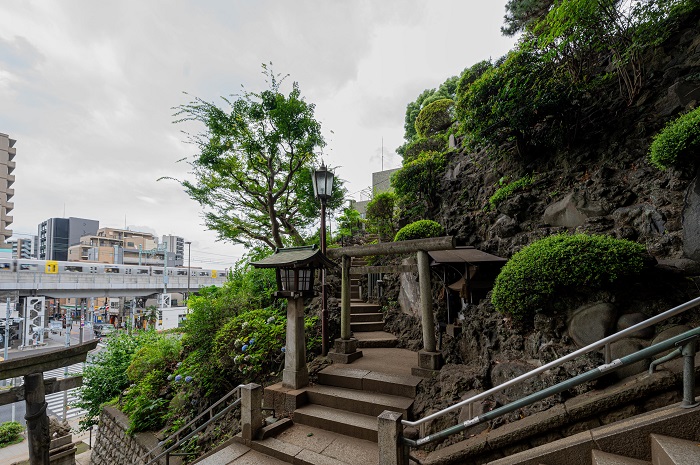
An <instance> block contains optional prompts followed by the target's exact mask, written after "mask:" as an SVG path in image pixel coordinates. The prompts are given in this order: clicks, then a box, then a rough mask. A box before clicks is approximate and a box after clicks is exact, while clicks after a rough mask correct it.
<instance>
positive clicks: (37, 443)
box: [24, 373, 51, 465]
mask: <svg viewBox="0 0 700 465" xmlns="http://www.w3.org/2000/svg"><path fill="white" fill-rule="evenodd" d="M24 398H25V403H26V409H27V413H26V415H25V416H24V419H25V420H27V440H28V442H29V463H30V464H31V465H49V446H50V444H51V438H50V437H49V417H48V416H47V415H46V407H47V405H48V404H47V403H46V398H45V394H44V375H43V373H31V374H28V375H25V376H24Z"/></svg>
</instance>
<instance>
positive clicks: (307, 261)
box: [250, 245, 335, 268]
mask: <svg viewBox="0 0 700 465" xmlns="http://www.w3.org/2000/svg"><path fill="white" fill-rule="evenodd" d="M250 264H251V265H253V266H254V267H256V268H302V267H306V266H308V265H313V266H314V267H315V268H330V267H332V266H335V263H333V262H332V261H330V260H329V259H328V258H326V256H325V255H323V254H322V253H321V250H320V249H319V248H318V247H316V245H310V246H305V247H287V248H284V249H276V250H275V253H273V254H272V255H270V256H269V257H265V258H263V259H262V260H258V261H257V262H250Z"/></svg>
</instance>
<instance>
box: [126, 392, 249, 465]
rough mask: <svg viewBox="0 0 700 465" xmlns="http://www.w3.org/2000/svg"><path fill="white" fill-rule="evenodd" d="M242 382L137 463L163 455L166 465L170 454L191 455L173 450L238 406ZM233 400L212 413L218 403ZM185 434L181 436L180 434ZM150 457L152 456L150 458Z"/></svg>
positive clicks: (154, 461)
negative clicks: (204, 419) (203, 420)
mask: <svg viewBox="0 0 700 465" xmlns="http://www.w3.org/2000/svg"><path fill="white" fill-rule="evenodd" d="M243 386H244V385H243V384H239V385H238V386H236V387H235V388H234V389H233V390H232V391H231V392H229V393H228V394H226V395H225V396H224V397H222V398H221V399H219V400H218V401H216V402H215V403H214V404H213V405H212V406H211V407H209V408H208V409H207V410H205V411H204V412H202V413H200V414H199V415H197V416H196V417H195V418H194V419H193V420H192V421H190V422H189V423H187V424H186V425H185V426H183V427H182V428H180V429H179V430H177V431H176V432H174V433H173V434H171V435H170V436H168V437H167V438H166V439H164V440H163V441H161V442H160V443H159V444H158V446H157V447H154V448H153V449H151V450H149V451H148V452H146V453H145V454H144V455H143V456H142V457H141V458H140V459H139V463H142V464H144V465H151V464H154V463H158V460H160V459H161V458H163V457H165V463H166V465H168V464H169V463H170V456H184V455H193V454H191V453H185V452H174V451H175V450H177V449H178V448H179V447H180V446H181V445H182V444H184V443H185V442H187V441H189V440H190V439H192V438H193V437H194V435H196V434H197V433H199V432H200V431H201V430H203V429H204V428H206V427H207V426H208V425H209V424H210V423H212V422H214V421H216V420H218V419H219V418H221V417H223V416H224V415H226V414H227V413H228V412H230V411H231V410H233V409H234V408H235V407H236V406H238V405H239V404H240V403H241V388H243ZM230 400H233V402H231V403H230V404H228V405H226V407H224V408H223V409H222V410H221V411H219V412H218V413H216V414H214V410H215V409H216V408H217V407H219V406H220V405H222V404H224V403H225V402H227V401H230ZM205 417H208V419H207V420H206V421H205V422H204V423H202V424H200V425H199V426H197V427H195V429H194V430H192V431H190V432H189V433H187V434H185V433H186V431H188V430H190V429H191V428H192V427H193V426H195V425H196V424H197V423H198V422H199V421H200V420H202V419H203V418H205ZM183 434H185V435H184V436H183V437H181V435H183ZM173 440H174V441H175V443H174V444H173V445H171V446H169V447H168V448H167V449H165V450H164V451H162V452H160V453H158V455H155V456H153V454H155V453H156V451H157V450H159V449H161V448H162V447H163V446H164V445H165V444H168V443H169V442H170V441H173ZM151 457H152V458H151Z"/></svg>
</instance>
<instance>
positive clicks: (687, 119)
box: [649, 107, 700, 170]
mask: <svg viewBox="0 0 700 465" xmlns="http://www.w3.org/2000/svg"><path fill="white" fill-rule="evenodd" d="M698 148H700V107H698V108H696V109H695V110H692V111H690V112H688V113H686V114H684V115H681V116H679V117H678V118H676V119H675V120H673V121H671V122H669V123H668V124H667V125H666V127H664V128H663V129H662V130H661V132H659V133H658V134H657V135H656V136H655V137H654V141H653V142H652V144H651V149H650V152H649V158H650V161H651V164H652V165H654V166H655V167H657V168H658V169H660V170H664V169H666V168H668V167H670V166H671V165H673V164H674V163H676V161H677V160H678V159H679V158H682V157H684V156H686V155H689V154H690V153H692V152H693V151H697V150H698Z"/></svg>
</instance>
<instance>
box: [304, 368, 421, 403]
mask: <svg viewBox="0 0 700 465" xmlns="http://www.w3.org/2000/svg"><path fill="white" fill-rule="evenodd" d="M421 381H422V378H419V377H417V376H413V375H394V374H388V373H379V372H375V371H369V370H362V369H357V368H349V367H345V366H340V365H331V366H330V367H328V368H324V369H323V370H321V371H320V372H319V373H318V382H319V384H323V385H326V386H336V387H341V388H347V389H357V390H362V391H369V392H379V393H382V394H389V395H392V396H401V397H410V398H411V399H414V398H415V397H416V389H417V386H418V384H419V383H420V382H421Z"/></svg>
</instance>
